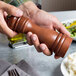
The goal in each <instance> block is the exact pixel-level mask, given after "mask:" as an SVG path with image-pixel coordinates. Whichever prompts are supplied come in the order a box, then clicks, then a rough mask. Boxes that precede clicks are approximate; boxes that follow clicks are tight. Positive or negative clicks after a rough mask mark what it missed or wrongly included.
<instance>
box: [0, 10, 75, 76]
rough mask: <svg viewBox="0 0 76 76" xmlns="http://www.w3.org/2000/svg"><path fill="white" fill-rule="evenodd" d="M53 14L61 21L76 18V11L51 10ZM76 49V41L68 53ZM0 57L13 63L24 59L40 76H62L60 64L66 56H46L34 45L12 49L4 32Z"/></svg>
mask: <svg viewBox="0 0 76 76" xmlns="http://www.w3.org/2000/svg"><path fill="white" fill-rule="evenodd" d="M51 14H53V15H55V16H56V17H57V18H58V19H59V20H60V21H64V20H68V19H73V18H76V11H64V12H62V11H61V12H51ZM75 49H76V43H75V42H73V43H72V45H71V46H70V48H69V50H68V52H67V54H66V55H68V54H69V53H72V52H75ZM0 59H3V60H7V61H9V62H11V63H17V62H19V61H20V60H22V59H24V60H25V61H26V62H28V64H30V65H31V66H32V67H33V68H34V69H35V70H36V71H37V72H38V74H39V75H40V76H62V73H61V71H60V64H61V62H62V60H63V59H64V58H63V59H62V58H60V59H58V60H56V59H54V56H53V55H52V56H45V55H44V54H43V53H38V52H37V51H36V49H35V48H34V47H33V46H32V47H30V46H29V47H22V48H19V49H11V48H9V47H8V39H7V37H5V36H4V35H2V34H0Z"/></svg>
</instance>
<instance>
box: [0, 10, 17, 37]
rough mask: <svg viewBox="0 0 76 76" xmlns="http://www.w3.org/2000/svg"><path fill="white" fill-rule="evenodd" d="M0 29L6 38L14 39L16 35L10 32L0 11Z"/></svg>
mask: <svg viewBox="0 0 76 76" xmlns="http://www.w3.org/2000/svg"><path fill="white" fill-rule="evenodd" d="M0 29H2V31H3V33H4V34H6V35H7V36H8V37H14V36H15V35H16V34H17V33H16V32H14V31H12V30H11V29H10V28H9V27H8V26H7V24H6V22H5V20H4V16H3V11H2V10H0Z"/></svg>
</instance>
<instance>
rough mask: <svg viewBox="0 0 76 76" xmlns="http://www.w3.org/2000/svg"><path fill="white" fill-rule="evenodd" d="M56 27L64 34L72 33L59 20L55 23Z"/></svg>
mask: <svg viewBox="0 0 76 76" xmlns="http://www.w3.org/2000/svg"><path fill="white" fill-rule="evenodd" d="M54 28H56V29H57V30H58V31H59V32H61V33H63V34H66V35H68V36H70V33H69V32H68V31H67V29H66V28H65V27H64V26H63V24H62V23H60V22H58V23H57V24H55V25H54Z"/></svg>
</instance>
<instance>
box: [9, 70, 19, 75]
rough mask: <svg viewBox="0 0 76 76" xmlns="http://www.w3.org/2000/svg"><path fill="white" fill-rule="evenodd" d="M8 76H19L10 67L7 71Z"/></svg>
mask: <svg viewBox="0 0 76 76" xmlns="http://www.w3.org/2000/svg"><path fill="white" fill-rule="evenodd" d="M8 75H9V76H20V75H19V73H18V71H17V70H16V69H12V70H9V71H8Z"/></svg>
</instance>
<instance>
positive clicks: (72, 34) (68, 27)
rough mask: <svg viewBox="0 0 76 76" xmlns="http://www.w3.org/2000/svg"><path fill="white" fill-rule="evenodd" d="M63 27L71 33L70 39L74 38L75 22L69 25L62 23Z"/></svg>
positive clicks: (75, 33)
mask: <svg viewBox="0 0 76 76" xmlns="http://www.w3.org/2000/svg"><path fill="white" fill-rule="evenodd" d="M63 25H64V26H65V27H66V29H67V30H68V31H69V32H70V33H71V37H76V21H73V22H71V23H63Z"/></svg>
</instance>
